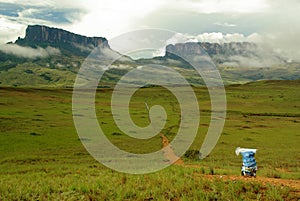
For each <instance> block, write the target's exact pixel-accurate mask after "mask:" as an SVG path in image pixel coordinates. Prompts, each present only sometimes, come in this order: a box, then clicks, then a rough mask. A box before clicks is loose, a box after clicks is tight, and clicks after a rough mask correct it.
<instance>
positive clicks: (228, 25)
mask: <svg viewBox="0 0 300 201" xmlns="http://www.w3.org/2000/svg"><path fill="white" fill-rule="evenodd" d="M214 24H215V25H219V26H222V27H236V24H230V23H228V22H224V23H221V22H215V23H214Z"/></svg>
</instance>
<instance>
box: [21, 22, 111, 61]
mask: <svg viewBox="0 0 300 201" xmlns="http://www.w3.org/2000/svg"><path fill="white" fill-rule="evenodd" d="M16 44H18V45H24V46H28V45H29V46H33V47H34V46H42V47H45V46H53V47H57V48H60V49H62V50H66V51H69V52H72V53H74V52H76V53H77V55H78V54H79V55H81V54H83V55H85V54H88V53H89V52H90V51H91V50H92V49H93V48H95V47H102V48H109V45H108V41H107V39H106V38H102V37H86V36H81V35H78V34H74V33H71V32H68V31H65V30H62V29H57V28H50V27H47V26H40V25H33V26H28V27H27V29H26V35H25V38H18V40H17V41H16Z"/></svg>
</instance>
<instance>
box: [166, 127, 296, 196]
mask: <svg viewBox="0 0 300 201" xmlns="http://www.w3.org/2000/svg"><path fill="white" fill-rule="evenodd" d="M160 136H161V138H162V145H163V147H166V146H168V145H169V144H170V142H169V140H168V138H167V137H166V136H165V135H164V134H162V133H161V134H160ZM164 156H165V158H166V159H167V160H168V161H169V162H172V161H175V160H176V159H178V156H176V155H175V153H174V151H173V150H172V147H168V148H167V149H166V151H165V152H164ZM174 164H175V165H180V166H183V167H189V168H201V166H200V165H188V164H184V162H183V160H182V159H181V158H179V159H178V160H177V161H176V162H175V163H174ZM195 176H202V177H206V178H209V179H222V180H230V181H246V182H260V183H262V184H264V185H266V184H272V185H276V186H288V187H291V188H294V189H295V190H296V192H297V194H298V193H299V196H300V180H293V179H277V178H266V177H259V176H257V177H256V178H254V177H242V176H236V175H206V174H200V173H195Z"/></svg>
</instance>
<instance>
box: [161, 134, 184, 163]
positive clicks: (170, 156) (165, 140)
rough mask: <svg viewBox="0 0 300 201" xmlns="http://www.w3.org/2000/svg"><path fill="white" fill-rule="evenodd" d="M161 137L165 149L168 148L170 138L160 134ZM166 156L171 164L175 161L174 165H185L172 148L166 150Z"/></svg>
mask: <svg viewBox="0 0 300 201" xmlns="http://www.w3.org/2000/svg"><path fill="white" fill-rule="evenodd" d="M160 136H161V138H162V145H163V147H167V146H168V145H169V144H170V142H169V140H168V138H167V137H166V136H165V135H164V134H162V133H161V134H160ZM164 156H165V158H166V159H167V160H168V161H169V162H172V161H175V162H174V164H176V165H184V162H183V160H182V159H181V158H179V159H178V156H176V155H175V153H174V151H173V149H172V147H171V146H169V147H168V148H166V150H165V152H164ZM177 159H178V160H177Z"/></svg>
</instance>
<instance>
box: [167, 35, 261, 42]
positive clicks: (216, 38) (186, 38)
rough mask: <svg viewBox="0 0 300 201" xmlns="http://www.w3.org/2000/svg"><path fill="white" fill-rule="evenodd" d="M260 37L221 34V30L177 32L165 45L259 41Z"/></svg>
mask: <svg viewBox="0 0 300 201" xmlns="http://www.w3.org/2000/svg"><path fill="white" fill-rule="evenodd" d="M261 37H262V36H260V35H259V34H257V33H253V34H251V35H249V36H245V35H244V34H240V33H233V34H223V33H221V32H211V33H202V34H199V35H196V36H193V35H189V34H181V33H177V34H175V35H174V36H173V37H172V38H170V39H169V40H167V43H166V45H168V44H176V43H186V42H210V43H229V42H256V43H258V42H261Z"/></svg>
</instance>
